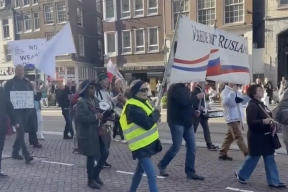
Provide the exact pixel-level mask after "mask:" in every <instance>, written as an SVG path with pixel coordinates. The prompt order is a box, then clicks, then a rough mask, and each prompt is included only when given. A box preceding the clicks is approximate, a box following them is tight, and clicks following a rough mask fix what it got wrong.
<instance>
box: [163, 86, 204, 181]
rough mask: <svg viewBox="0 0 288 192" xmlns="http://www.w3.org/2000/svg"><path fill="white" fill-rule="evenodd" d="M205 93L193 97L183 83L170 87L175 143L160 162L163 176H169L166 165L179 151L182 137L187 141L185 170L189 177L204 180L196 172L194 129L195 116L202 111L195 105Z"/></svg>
mask: <svg viewBox="0 0 288 192" xmlns="http://www.w3.org/2000/svg"><path fill="white" fill-rule="evenodd" d="M203 97H204V93H198V94H197V95H196V96H194V97H191V96H190V93H189V90H188V89H187V88H186V87H185V84H183V83H175V84H172V85H171V86H170V87H169V90H168V93H167V122H168V125H169V127H170V131H171V136H172V141H173V144H172V146H171V147H170V149H169V150H168V151H167V152H166V154H165V155H164V157H163V159H162V160H161V161H160V162H159V164H158V168H159V170H160V174H161V175H162V176H165V177H167V176H168V174H167V172H166V167H167V166H168V165H169V163H170V162H171V160H172V159H173V158H174V157H175V155H176V154H177V153H178V152H179V150H180V148H181V146H182V139H183V138H184V140H185V141H186V145H187V153H186V162H185V172H186V175H187V179H195V180H203V179H204V178H203V177H201V176H199V175H197V174H196V172H195V154H196V141H195V135H194V129H193V116H197V117H198V116H199V115H200V111H198V110H194V109H193V106H196V105H197V104H198V103H199V99H202V98H203Z"/></svg>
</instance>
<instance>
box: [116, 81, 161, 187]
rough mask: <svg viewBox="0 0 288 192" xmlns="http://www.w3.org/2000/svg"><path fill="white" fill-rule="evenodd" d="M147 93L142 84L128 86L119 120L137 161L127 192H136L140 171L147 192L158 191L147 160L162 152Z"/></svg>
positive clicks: (151, 165)
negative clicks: (145, 181)
mask: <svg viewBox="0 0 288 192" xmlns="http://www.w3.org/2000/svg"><path fill="white" fill-rule="evenodd" d="M147 93H148V88H147V85H146V84H145V82H144V81H141V80H135V81H133V82H132V83H131V85H130V98H129V99H128V101H127V102H126V104H125V106H124V108H123V111H122V114H121V117H120V124H121V128H122V130H123V134H124V137H125V139H126V140H127V142H128V146H129V149H130V150H131V151H132V156H133V159H138V164H137V168H136V170H135V173H134V176H133V179H132V184H131V187H130V191H129V192H136V190H137V188H138V185H139V183H140V180H141V178H142V175H143V173H144V171H145V173H146V175H147V177H148V181H149V182H148V186H149V189H150V192H158V191H159V190H158V187H157V182H156V178H157V176H156V172H155V170H154V167H153V162H152V160H151V156H152V155H155V154H156V153H158V152H160V151H161V150H162V146H161V143H160V140H159V132H158V128H157V122H158V120H159V119H160V112H159V111H158V110H156V109H154V108H153V106H152V105H151V104H150V103H149V101H148V95H147Z"/></svg>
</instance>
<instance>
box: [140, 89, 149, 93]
mask: <svg viewBox="0 0 288 192" xmlns="http://www.w3.org/2000/svg"><path fill="white" fill-rule="evenodd" d="M148 90H149V89H148V88H142V89H140V90H139V92H142V93H145V92H148Z"/></svg>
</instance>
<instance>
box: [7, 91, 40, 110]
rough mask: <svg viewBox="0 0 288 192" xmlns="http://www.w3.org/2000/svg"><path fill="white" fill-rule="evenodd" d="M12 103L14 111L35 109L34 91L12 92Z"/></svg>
mask: <svg viewBox="0 0 288 192" xmlns="http://www.w3.org/2000/svg"><path fill="white" fill-rule="evenodd" d="M10 101H11V102H12V105H13V107H14V109H31V108H34V93H33V91H10Z"/></svg>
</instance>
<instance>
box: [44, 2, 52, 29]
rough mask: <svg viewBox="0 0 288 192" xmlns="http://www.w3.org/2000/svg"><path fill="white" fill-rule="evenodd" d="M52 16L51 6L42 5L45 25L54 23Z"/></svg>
mask: <svg viewBox="0 0 288 192" xmlns="http://www.w3.org/2000/svg"><path fill="white" fill-rule="evenodd" d="M53 15H54V14H53V6H52V4H50V5H44V21H45V24H51V23H54V18H53Z"/></svg>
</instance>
